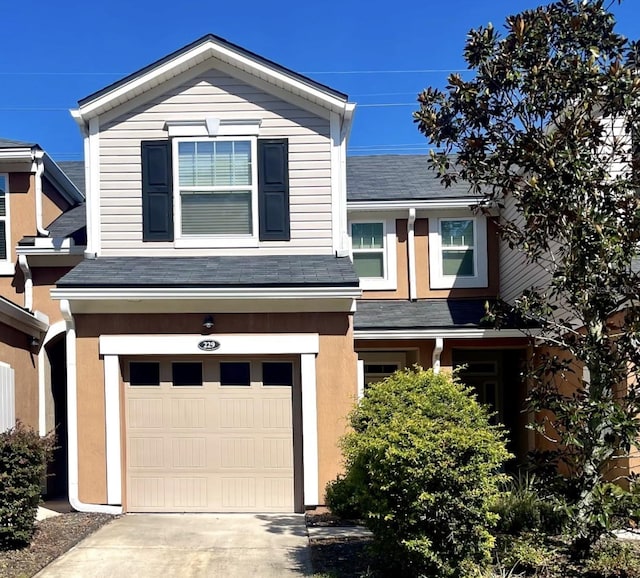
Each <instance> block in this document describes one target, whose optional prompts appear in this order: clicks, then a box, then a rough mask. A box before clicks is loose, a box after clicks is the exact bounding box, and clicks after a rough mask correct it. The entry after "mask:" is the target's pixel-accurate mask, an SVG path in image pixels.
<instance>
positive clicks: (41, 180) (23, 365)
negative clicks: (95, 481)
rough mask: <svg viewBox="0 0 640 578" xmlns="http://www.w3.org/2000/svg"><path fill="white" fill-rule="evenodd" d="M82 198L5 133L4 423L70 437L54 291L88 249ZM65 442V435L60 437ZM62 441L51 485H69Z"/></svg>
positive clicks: (0, 363) (37, 152)
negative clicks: (58, 282)
mask: <svg viewBox="0 0 640 578" xmlns="http://www.w3.org/2000/svg"><path fill="white" fill-rule="evenodd" d="M83 202H84V198H83V195H82V194H81V192H80V191H79V190H78V188H77V187H76V186H75V185H74V184H73V183H72V182H71V181H70V180H69V179H68V177H67V176H66V175H65V174H64V172H62V171H61V170H60V167H59V166H57V165H56V163H55V162H53V160H52V159H51V158H50V157H49V156H48V155H47V154H46V152H44V151H43V150H42V149H41V148H40V147H39V146H38V145H37V144H35V143H25V142H19V141H13V140H7V139H0V429H1V430H2V431H4V430H6V429H7V428H9V427H13V425H14V423H15V420H16V418H18V419H20V420H21V421H22V422H23V423H24V424H26V425H28V426H30V427H33V428H35V429H36V430H37V431H39V432H40V433H41V434H43V435H44V434H45V433H46V432H48V431H51V430H52V429H54V428H55V427H56V425H57V424H60V427H59V428H58V434H59V437H60V439H61V440H64V439H65V438H66V432H65V429H64V428H65V421H66V420H65V419H64V416H65V407H66V396H65V391H66V378H65V364H66V356H65V352H64V334H65V323H64V322H63V321H62V315H61V313H60V307H59V306H58V304H57V303H56V302H53V301H52V300H51V298H50V296H49V290H50V289H51V287H53V286H54V285H55V283H56V281H57V280H58V279H59V278H60V277H62V276H63V275H64V274H65V273H67V272H68V271H70V269H71V268H72V267H73V266H74V265H76V264H78V263H79V262H80V261H81V260H82V257H83V251H84V222H85V217H84V204H83ZM61 445H62V446H66V443H63V444H61ZM66 468H67V464H66V456H65V452H64V447H62V448H61V449H60V450H58V451H57V452H56V455H55V461H54V464H53V466H52V470H51V471H52V473H56V474H57V475H56V476H55V477H52V478H51V480H50V484H49V488H48V490H49V491H50V492H51V493H59V492H64V491H65V489H66V474H65V472H66Z"/></svg>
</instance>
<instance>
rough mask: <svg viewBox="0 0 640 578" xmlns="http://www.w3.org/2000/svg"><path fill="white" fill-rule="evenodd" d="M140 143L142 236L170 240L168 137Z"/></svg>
mask: <svg viewBox="0 0 640 578" xmlns="http://www.w3.org/2000/svg"><path fill="white" fill-rule="evenodd" d="M141 144H142V240H143V241H173V191H172V176H171V141H169V140H158V141H143V142H142V143H141Z"/></svg>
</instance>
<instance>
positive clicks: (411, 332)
mask: <svg viewBox="0 0 640 578" xmlns="http://www.w3.org/2000/svg"><path fill="white" fill-rule="evenodd" d="M535 335H536V330H534V329H528V330H527V333H525V332H524V331H521V330H520V329H467V328H461V329H388V330H384V329H373V330H367V329H360V330H357V329H356V330H355V331H354V332H353V338H354V339H437V338H440V337H441V338H444V339H498V338H504V339H510V338H514V337H519V338H522V339H527V338H533V337H535Z"/></svg>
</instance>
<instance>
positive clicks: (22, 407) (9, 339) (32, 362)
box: [0, 323, 38, 429]
mask: <svg viewBox="0 0 640 578" xmlns="http://www.w3.org/2000/svg"><path fill="white" fill-rule="evenodd" d="M0 361H3V362H5V363H8V364H9V365H10V366H11V367H12V368H13V370H14V372H15V374H14V375H15V392H16V419H19V420H20V421H22V422H23V423H24V424H26V425H28V426H30V427H32V428H36V429H37V428H38V365H37V363H38V358H37V355H35V354H33V353H31V351H30V350H29V336H28V335H26V334H24V333H22V332H21V331H18V330H17V329H14V328H13V327H10V326H9V325H5V324H3V323H0Z"/></svg>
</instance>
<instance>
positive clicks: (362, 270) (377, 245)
mask: <svg viewBox="0 0 640 578" xmlns="http://www.w3.org/2000/svg"><path fill="white" fill-rule="evenodd" d="M351 251H352V256H353V267H354V269H355V270H356V273H357V274H358V277H360V284H361V286H362V288H363V289H395V288H396V259H395V255H396V252H395V220H393V221H391V222H388V223H387V222H385V221H378V222H376V221H356V222H352V223H351Z"/></svg>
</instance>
